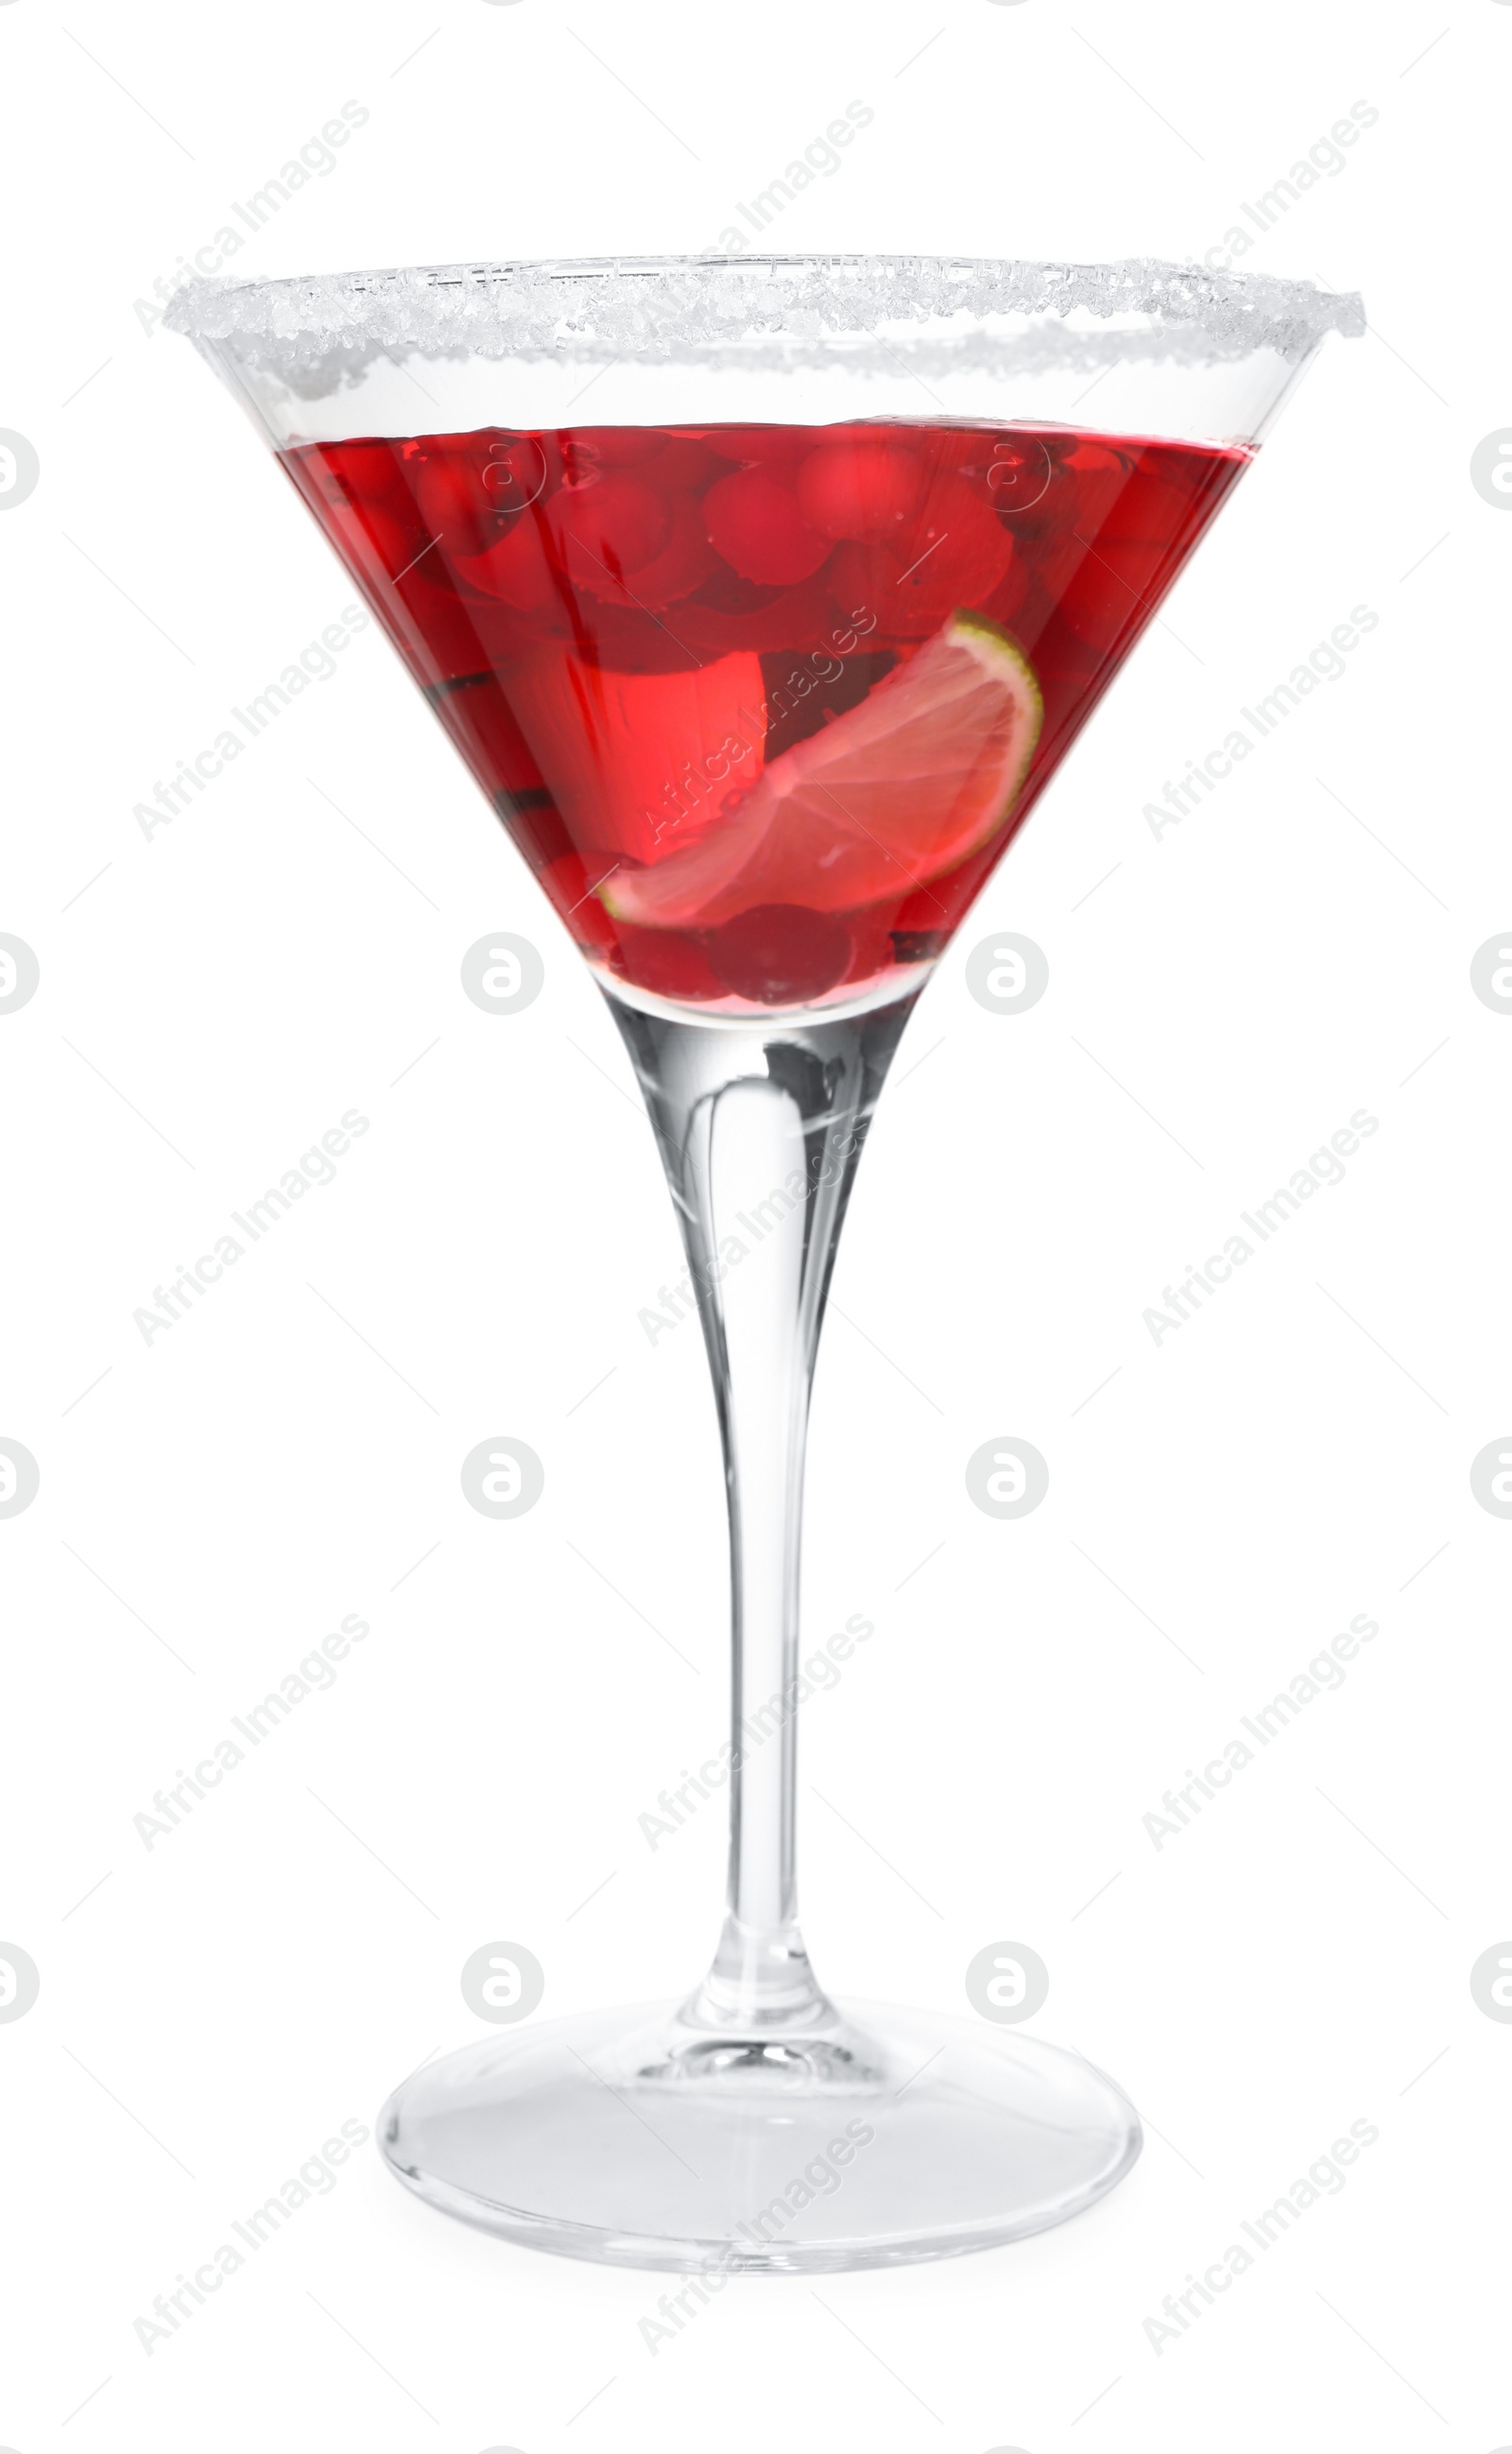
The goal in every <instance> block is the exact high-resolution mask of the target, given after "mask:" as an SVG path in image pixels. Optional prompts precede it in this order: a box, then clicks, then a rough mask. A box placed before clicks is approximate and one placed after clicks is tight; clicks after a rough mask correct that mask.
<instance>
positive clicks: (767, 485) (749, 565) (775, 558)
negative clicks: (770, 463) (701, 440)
mask: <svg viewBox="0 0 1512 2454" xmlns="http://www.w3.org/2000/svg"><path fill="white" fill-rule="evenodd" d="M703 516H704V521H705V524H706V528H707V533H708V537H709V542H710V544H711V545H712V546H713V547H714V550H715V552H716V553H717V554H720V555H722V557H723V559H724V560H725V561H726V562H727V563H728V564H729V565H730V568H731V569H732V571H737V572H738V573H739V574H740V576H741V578H742V579H755V580H757V581H759V582H760V583H761V584H762V585H763V586H764V587H769V588H770V587H791V586H792V585H793V584H794V583H795V582H796V581H797V580H800V579H807V578H808V576H809V574H810V573H811V572H815V571H817V569H818V567H819V565H820V563H821V562H823V561H824V560H825V559H826V557H827V555H828V553H829V551H830V540H829V538H828V537H826V536H821V535H820V534H819V533H818V531H817V530H816V529H813V528H811V527H810V526H809V524H808V522H807V520H806V519H805V518H804V517H803V514H802V512H801V511H800V510H799V508H798V504H797V500H796V496H795V495H794V493H792V491H791V489H790V488H789V487H787V486H784V485H782V484H780V483H779V482H778V480H777V479H776V477H775V476H774V475H773V474H772V473H771V471H770V470H766V469H740V470H737V471H736V473H734V474H733V475H732V476H729V477H721V478H720V479H719V481H718V483H717V484H716V485H714V486H711V487H710V489H709V491H708V493H706V494H705V496H704V498H703Z"/></svg>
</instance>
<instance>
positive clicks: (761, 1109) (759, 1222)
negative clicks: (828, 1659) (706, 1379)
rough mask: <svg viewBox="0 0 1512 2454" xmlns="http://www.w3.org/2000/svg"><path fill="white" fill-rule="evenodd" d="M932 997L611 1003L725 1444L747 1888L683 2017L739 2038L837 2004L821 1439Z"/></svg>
mask: <svg viewBox="0 0 1512 2454" xmlns="http://www.w3.org/2000/svg"><path fill="white" fill-rule="evenodd" d="M919 985H920V986H921V985H922V982H920V983H919ZM916 994H917V990H916V989H914V988H911V989H910V990H909V992H908V993H907V995H905V996H901V997H898V998H896V999H894V1000H893V1001H891V1002H890V1003H888V1004H886V1005H879V1006H877V1007H874V1008H873V1009H872V1010H871V1011H870V1012H869V1013H866V1014H860V1015H853V1016H847V1017H845V1018H844V1019H841V1020H837V1021H830V1020H826V1019H824V1018H823V1017H822V1016H815V1017H813V1018H812V1019H798V1020H796V1021H791V1022H790V1021H786V1020H784V1021H782V1022H781V1023H778V1022H776V1020H774V1021H773V1022H771V1023H769V1024H763V1023H762V1022H760V1021H759V1020H752V1021H749V1022H748V1021H744V1020H740V1021H727V1020H720V1021H711V1022H707V1023H705V1022H693V1021H686V1020H682V1019H673V1018H671V1017H669V1016H663V1015H653V1014H649V1013H646V1012H643V1011H642V1010H640V1009H639V1008H638V1007H633V1006H630V1005H628V1004H626V1003H622V1002H621V1001H620V1000H619V999H618V998H617V997H614V996H611V998H610V1003H611V1006H612V1007H613V1009H614V1013H615V1020H616V1021H617V1022H618V1024H619V1027H620V1030H621V1031H622V1033H623V1034H624V1036H625V1040H626V1043H627V1045H628V1047H629V1050H630V1054H631V1057H632V1060H633V1062H634V1064H635V1071H636V1074H637V1075H638V1076H639V1079H640V1086H641V1089H642V1091H643V1092H644V1094H645V1098H646V1105H647V1107H648V1109H649V1110H650V1112H651V1121H652V1125H653V1128H654V1130H655V1136H656V1141H657V1145H658V1147H659V1149H660V1151H661V1156H662V1159H663V1162H664V1163H665V1166H666V1170H667V1180H668V1183H669V1184H670V1186H671V1188H672V1197H673V1201H674V1203H675V1207H676V1211H677V1217H678V1220H679V1223H680V1225H681V1229H682V1237H683V1243H684V1246H685V1247H686V1250H687V1255H688V1265H689V1276H690V1278H691V1280H692V1285H693V1290H694V1293H695V1296H696V1300H697V1305H698V1312H699V1316H700V1318H701V1319H702V1322H703V1333H704V1338H705V1341H706V1343H707V1345H708V1350H709V1360H710V1365H711V1368H712V1370H713V1374H714V1387H715V1399H716V1406H717V1408H718V1415H719V1428H720V1435H721V1438H722V1439H723V1443H724V1458H725V1483H726V1490H727V1496H728V1503H729V1512H730V1582H731V1616H732V1633H733V1653H734V1661H733V1674H732V1695H731V1749H732V1755H731V1765H730V1887H729V1897H728V1907H727V1913H726V1916H725V1921H724V1928H723V1932H722V1933H721V1935H720V1939H719V1947H718V1949H717V1951H716V1954H715V1959H714V1965H713V1967H712V1968H711V1969H710V1972H709V1974H708V1976H707V1977H706V1978H705V1980H704V1982H703V1984H702V1986H701V1987H700V1989H699V1991H698V1992H697V1994H696V1995H695V1996H694V1998H693V2001H691V2002H690V2003H689V2004H688V2005H687V2007H686V2009H685V2011H684V2014H683V2017H684V2018H685V2019H686V2020H688V2021H691V2022H693V2023H694V2024H695V2025H696V2026H700V2027H706V2028H717V2029H721V2030H723V2031H725V2032H726V2033H730V2032H738V2033H747V2032H750V2033H770V2032H771V2031H773V2030H775V2029H776V2030H782V2029H787V2030H796V2029H798V2028H802V2027H805V2026H812V2025H813V2024H814V2023H815V2022H820V2021H823V2020H825V2019H827V2018H828V2017H830V2016H831V2006H830V2004H829V2003H828V2001H826V1999H825V1996H824V1995H823V1993H822V1992H821V1991H820V1988H819V1986H818V1984H817V1983H816V1980H815V1978H814V1975H813V1972H812V1970H811V1969H810V1966H809V1961H808V1954H807V1953H806V1951H805V1950H804V1947H803V1940H802V1937H801V1935H800V1934H799V1932H798V1926H797V1891H796V1871H795V1863H794V1821H795V1808H796V1756H797V1743H796V1742H797V1700H796V1689H797V1683H798V1569H799V1534H800V1527H801V1519H802V1505H803V1451H804V1438H805V1434H806V1430H807V1424H808V1411H809V1392H810V1388H811V1385H812V1382H813V1377H814V1360H815V1355H816V1350H817V1346H818V1336H819V1325H820V1322H821V1320H822V1318H823V1314H824V1301H825V1297H826V1295H827V1294H828V1291H829V1283H830V1273H831V1270H832V1269H833V1267H834V1263H835V1253H836V1246H837V1240H838V1237H839V1232H840V1225H841V1221H842V1220H843V1218H844V1216H845V1209H846V1204H847V1202H848V1200H849V1198H850V1192H851V1186H852V1183H853V1182H854V1180H855V1176H856V1168H857V1161H858V1159H859V1157H860V1154H861V1146H862V1143H863V1142H864V1140H865V1138H866V1132H867V1128H868V1126H869V1124H870V1122H871V1117H872V1112H873V1109H874V1107H875V1106H876V1102H877V1094H878V1092H879V1091H880V1089H881V1086H882V1082H883V1080H884V1078H885V1076H886V1073H887V1069H888V1066H889V1064H890V1063H891V1061H892V1057H893V1053H894V1051H895V1049H896V1048H897V1041H898V1037H899V1035H900V1033H901V1031H902V1028H903V1025H904V1023H905V1022H906V1021H907V1019H908V1016H909V1013H910V1011H911V1010H912V1007H913V1002H914V997H915V996H916Z"/></svg>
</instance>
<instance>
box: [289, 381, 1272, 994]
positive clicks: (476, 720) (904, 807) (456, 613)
mask: <svg viewBox="0 0 1512 2454" xmlns="http://www.w3.org/2000/svg"><path fill="white" fill-rule="evenodd" d="M281 457H282V459H283V462H284V466H285V468H286V469H287V471H288V473H289V474H290V475H291V477H292V479H293V482H294V484H295V485H296V486H297V488H298V490H299V492H300V493H301V494H302V495H303V496H304V498H305V500H306V501H307V503H308V504H309V505H310V507H311V509H312V511H313V513H315V516H316V518H317V519H318V520H319V521H320V524H321V526H322V527H323V529H324V530H325V532H326V533H327V535H328V536H329V537H330V539H331V541H332V543H333V545H334V546H335V548H336V550H337V552H338V553H340V554H341V556H342V558H343V560H344V561H345V562H346V564H347V566H348V568H349V569H350V570H351V571H352V573H353V576H354V577H355V578H356V579H357V581H358V583H359V585H360V586H361V588H362V590H363V592H364V594H365V595H366V597H367V599H368V601H369V603H370V604H371V605H372V606H373V611H374V612H375V614H377V615H378V618H379V619H380V621H381V622H382V623H383V625H384V627H385V629H386V630H387V631H388V633H389V634H390V636H391V637H392V638H393V641H394V643H395V645H396V646H397V648H398V649H399V652H400V654H401V655H402V656H403V657H404V659H405V662H406V664H407V665H408V666H409V668H410V671H411V672H412V673H413V675H414V677H415V680H416V681H417V682H418V683H419V685H420V687H421V689H422V690H423V691H424V692H425V694H426V695H427V697H428V698H429V699H430V701H431V703H432V705H433V708H434V710H435V713H436V714H437V715H438V716H439V717H440V719H441V721H442V723H443V724H444V725H445V727H446V729H447V731H448V732H449V733H450V734H451V735H452V738H453V739H454V742H455V744H456V746H457V748H458V749H459V750H460V751H461V753H462V755H463V756H464V758H465V759H466V760H467V762H468V764H469V766H470V767H471V769H472V771H473V773H474V775H475V776H476V778H477V781H478V782H479V784H480V785H481V786H482V788H483V790H484V792H485V793H486V794H487V795H489V798H490V800H491V801H492V802H493V805H494V809H495V810H496V811H497V813H498V815H499V816H500V818H501V819H502V820H503V822H504V824H505V825H506V826H507V828H508V829H509V832H510V834H511V835H512V836H513V837H514V841H515V843H516V844H517V845H518V847H519V849H520V851H521V852H522V853H523V854H524V855H525V857H526V859H527V860H528V861H529V862H530V864H531V866H532V868H533V869H534V871H535V873H536V875H538V877H539V878H540V881H541V884H542V886H543V887H544V888H545V890H546V893H547V894H548V895H550V896H551V899H552V901H553V903H554V906H555V908H556V910H557V912H558V913H559V914H560V915H561V917H562V918H563V920H564V921H565V922H566V925H567V927H568V928H569V930H570V931H571V932H572V934H573V935H574V937H575V939H576V941H577V943H578V945H579V946H580V947H581V949H582V950H583V952H584V954H585V955H588V957H589V958H590V960H591V961H593V962H594V963H595V964H596V965H597V966H598V967H599V968H600V970H601V971H602V973H603V974H604V975H605V976H606V977H607V978H608V980H609V981H610V983H611V984H614V983H615V982H616V981H617V982H620V983H623V984H624V985H625V986H626V987H627V988H629V989H630V990H631V991H632V992H635V991H639V992H642V993H645V994H647V995H649V996H652V997H655V998H663V999H668V1000H672V1001H675V1002H676V1003H678V1004H683V1005H695V1006H698V1007H701V1008H705V1009H707V1010H710V1011H713V1012H720V1011H723V1012H729V1013H739V1012H753V1011H771V1010H772V1009H773V1008H776V1007H782V1006H798V1005H818V1004H836V1003H845V1002H849V1001H850V1000H852V999H854V998H859V997H862V996H866V997H868V998H869V997H871V996H874V995H876V994H877V993H878V992H879V991H880V990H883V989H885V985H886V983H887V981H888V979H889V978H890V977H893V978H896V979H897V985H898V987H899V988H901V987H902V986H904V985H905V983H906V980H907V979H908V978H909V977H911V976H913V977H917V966H918V965H919V964H920V963H925V962H927V961H928V960H929V959H930V958H931V957H933V956H934V955H937V954H938V953H939V951H940V950H941V948H942V947H943V946H944V945H945V944H946V942H947V941H948V939H949V937H950V935H951V933H952V932H953V930H954V929H955V927H956V925H957V923H958V921H959V919H960V918H961V916H962V915H963V914H964V912H965V911H966V909H967V907H968V906H969V904H970V903H971V901H972V899H973V897H974V896H975V895H976V894H977V892H978V888H979V887H980V885H981V883H982V881H983V879H984V878H985V877H986V875H988V873H989V871H990V870H991V869H992V868H993V866H994V864H995V863H996V861H997V860H998V857H999V856H1000V855H1001V853H1002V852H1003V850H1004V848H1005V846H1006V844H1007V843H1008V841H1009V839H1010V837H1011V836H1012V835H1013V834H1014V832H1015V831H1016V829H1017V828H1018V826H1019V825H1020V824H1021V823H1022V821H1023V819H1024V817H1025V816H1026V815H1027V814H1028V812H1029V810H1030V808H1031V807H1032V805H1033V803H1034V801H1035V799H1036V798H1037V796H1038V793H1039V792H1040V791H1041V790H1042V788H1043V786H1044V784H1045V782H1046V781H1047V780H1048V778H1049V776H1050V775H1051V774H1052V773H1053V772H1054V769H1055V767H1056V766H1057V764H1058V761H1059V759H1060V758H1061V757H1062V756H1063V754H1064V753H1065V751H1066V749H1067V748H1068V747H1069V745H1070V743H1071V741H1072V740H1073V739H1074V738H1075V736H1076V734H1077V733H1078V732H1079V729H1080V727H1081V725H1082V724H1083V723H1084V722H1085V720H1086V718H1087V716H1088V714H1090V712H1091V710H1092V708H1093V706H1094V705H1095V704H1096V702H1097V700H1098V698H1099V695H1100V694H1101V693H1102V691H1103V690H1104V689H1105V688H1106V687H1107V684H1108V682H1109V681H1110V680H1111V679H1112V677H1113V674H1115V673H1116V672H1117V670H1118V668H1119V664H1120V663H1121V661H1122V659H1123V657H1124V656H1125V654H1127V653H1128V650H1129V648H1130V647H1131V646H1132V644H1133V642H1134V641H1135V639H1136V638H1137V637H1138V636H1139V633H1140V631H1141V630H1142V629H1143V627H1144V625H1145V623H1146V622H1147V621H1148V620H1149V619H1150V617H1151V615H1152V614H1153V613H1154V612H1155V609H1156V607H1157V606H1158V605H1159V601H1160V599H1161V597H1162V596H1163V595H1164V594H1165V593H1166V591H1167V589H1168V588H1169V586H1170V584H1171V582H1172V580H1173V579H1174V578H1175V576H1176V574H1177V573H1178V572H1179V569H1180V567H1181V565H1182V563H1183V562H1184V561H1185V560H1186V557H1187V555H1188V554H1189V553H1191V551H1192V548H1193V546H1194V545H1195V544H1196V542H1197V540H1198V538H1199V536H1200V534H1201V533H1202V532H1203V530H1204V529H1205V528H1206V526H1207V524H1208V522H1209V520H1210V519H1211V518H1212V516H1213V514H1214V513H1215V512H1216V510H1217V509H1218V506H1219V504H1220V502H1221V501H1222V499H1223V497H1224V495H1225V494H1226V493H1227V491H1228V489H1229V487H1230V486H1231V485H1232V484H1233V482H1234V480H1235V478H1236V477H1237V476H1238V474H1239V473H1240V470H1241V469H1243V468H1244V467H1245V466H1246V465H1247V463H1248V460H1249V458H1250V457H1251V454H1250V453H1248V452H1246V451H1244V450H1242V449H1240V448H1238V447H1232V448H1231V447H1222V446H1217V445H1196V444H1176V443H1159V442H1148V441H1140V440H1131V439H1127V438H1121V437H1118V436H1113V435H1105V434H1097V433H1092V432H1078V431H1076V430H1074V429H1069V428H1066V427H1045V428H1032V427H1025V426H1005V425H987V424H980V423H976V422H972V423H946V422H940V423H922V422H919V423H916V422H913V421H907V422H903V421H897V420H887V421H878V422H874V423H864V424H852V425H846V426H826V427H798V426H760V427H733V426H700V427H677V428H656V427H572V428H562V429H554V430H551V431H548V432H519V431H515V430H507V429H503V428H485V429H483V430H481V431H479V432H474V433H466V434H438V435H421V436H415V437H407V438H394V439H387V438H367V439H360V440H353V441H350V442H342V443H322V444H307V445H302V446H299V447H296V448H293V449H291V450H289V451H287V452H285V453H283V454H282V455H281Z"/></svg>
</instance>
